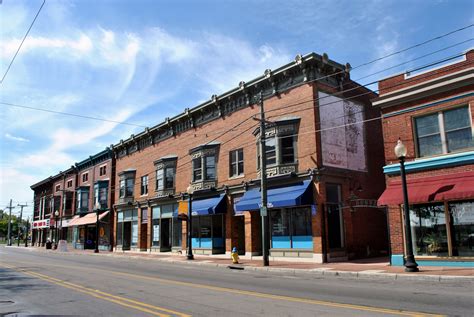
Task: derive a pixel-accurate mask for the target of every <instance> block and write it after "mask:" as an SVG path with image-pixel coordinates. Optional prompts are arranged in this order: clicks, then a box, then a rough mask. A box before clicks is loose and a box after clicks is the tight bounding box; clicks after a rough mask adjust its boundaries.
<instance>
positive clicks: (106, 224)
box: [68, 211, 110, 251]
mask: <svg viewBox="0 0 474 317" xmlns="http://www.w3.org/2000/svg"><path fill="white" fill-rule="evenodd" d="M98 220H99V221H98V222H97V213H95V212H91V213H88V214H85V215H84V216H82V217H74V219H72V220H71V221H70V222H69V224H68V226H69V227H73V230H72V235H73V241H72V245H73V247H74V248H75V249H81V250H84V249H85V250H87V249H95V246H96V243H97V238H96V232H97V230H96V228H97V223H98V224H99V250H102V251H108V250H109V249H110V240H109V237H110V221H109V212H108V211H105V212H102V213H101V214H100V215H99V219H98Z"/></svg>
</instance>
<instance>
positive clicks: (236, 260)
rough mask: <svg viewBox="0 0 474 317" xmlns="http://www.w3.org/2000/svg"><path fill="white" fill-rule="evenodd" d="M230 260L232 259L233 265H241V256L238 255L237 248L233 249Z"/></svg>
mask: <svg viewBox="0 0 474 317" xmlns="http://www.w3.org/2000/svg"><path fill="white" fill-rule="evenodd" d="M230 258H231V259H232V263H233V264H239V255H238V254H237V248H236V247H233V248H232V252H231V253H230Z"/></svg>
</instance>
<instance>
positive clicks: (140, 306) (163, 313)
mask: <svg viewBox="0 0 474 317" xmlns="http://www.w3.org/2000/svg"><path fill="white" fill-rule="evenodd" d="M0 266H1V267H4V268H7V269H10V270H15V271H19V272H22V273H24V274H26V275H29V276H32V277H36V278H39V279H41V280H44V281H47V282H50V283H53V284H56V285H59V286H62V287H65V288H69V289H72V290H74V291H76V292H79V293H83V294H87V295H90V296H93V297H95V298H99V299H102V300H105V301H108V302H112V303H115V304H118V305H121V306H125V307H128V308H132V309H136V310H139V311H142V312H145V313H148V314H151V315H154V316H160V317H169V316H180V317H190V316H191V315H187V314H183V313H180V312H177V311H174V310H171V309H167V308H164V307H159V306H154V305H150V304H147V303H143V302H139V301H136V300H132V299H129V298H125V297H122V296H117V295H113V294H109V293H105V292H102V291H99V290H97V289H92V288H88V287H84V286H82V285H78V284H74V283H70V282H66V281H63V280H60V279H57V278H54V277H51V276H48V275H44V274H41V273H37V272H33V271H29V270H25V269H21V268H17V267H13V266H9V265H5V264H0Z"/></svg>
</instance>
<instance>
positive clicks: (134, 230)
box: [132, 221, 138, 247]
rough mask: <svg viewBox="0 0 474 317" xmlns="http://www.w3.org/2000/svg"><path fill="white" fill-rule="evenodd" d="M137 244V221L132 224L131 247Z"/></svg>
mask: <svg viewBox="0 0 474 317" xmlns="http://www.w3.org/2000/svg"><path fill="white" fill-rule="evenodd" d="M137 243H138V221H133V222H132V246H134V247H135V246H137Z"/></svg>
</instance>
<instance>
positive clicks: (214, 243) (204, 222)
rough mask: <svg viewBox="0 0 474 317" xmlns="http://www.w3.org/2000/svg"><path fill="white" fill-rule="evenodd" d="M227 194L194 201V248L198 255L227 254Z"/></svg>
mask: <svg viewBox="0 0 474 317" xmlns="http://www.w3.org/2000/svg"><path fill="white" fill-rule="evenodd" d="M226 206H227V204H226V199H225V194H222V195H220V196H217V197H212V198H206V199H199V200H193V202H192V217H193V226H192V246H193V250H194V252H195V253H197V254H220V253H225V222H224V221H225V213H226V211H227V209H226Z"/></svg>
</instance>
